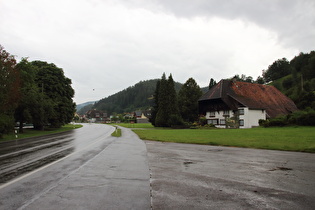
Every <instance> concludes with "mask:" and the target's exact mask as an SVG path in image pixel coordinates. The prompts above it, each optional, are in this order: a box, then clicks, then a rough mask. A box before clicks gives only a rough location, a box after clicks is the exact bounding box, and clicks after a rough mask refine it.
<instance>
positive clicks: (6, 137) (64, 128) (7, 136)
mask: <svg viewBox="0 0 315 210" xmlns="http://www.w3.org/2000/svg"><path fill="white" fill-rule="evenodd" d="M81 127H82V125H78V124H67V125H65V126H62V127H61V128H57V129H46V130H44V131H39V130H34V129H29V128H26V129H24V133H17V136H18V138H16V136H15V133H12V134H5V135H4V136H3V137H4V138H2V139H0V141H6V140H12V139H23V138H28V137H34V136H44V135H47V134H53V133H60V132H64V131H68V130H72V129H76V128H81Z"/></svg>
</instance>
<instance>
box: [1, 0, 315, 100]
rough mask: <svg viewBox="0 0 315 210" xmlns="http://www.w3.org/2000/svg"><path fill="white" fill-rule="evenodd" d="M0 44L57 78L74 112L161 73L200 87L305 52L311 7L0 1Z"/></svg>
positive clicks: (281, 0)
mask: <svg viewBox="0 0 315 210" xmlns="http://www.w3.org/2000/svg"><path fill="white" fill-rule="evenodd" d="M0 44H1V45H2V46H3V47H4V48H5V50H7V51H8V52H9V53H11V54H13V55H15V56H16V59H17V60H18V61H19V60H20V59H21V58H22V57H29V61H33V60H42V61H47V62H49V63H54V64H56V65H57V66H58V67H60V68H62V69H63V70H64V72H65V75H66V76H67V77H69V78H70V79H71V80H72V83H73V85H72V87H73V88H74V89H75V98H74V101H75V102H77V103H78V104H79V103H83V102H87V101H94V100H99V99H102V98H105V97H107V96H109V95H112V94H114V93H116V92H118V91H121V90H123V89H125V88H127V87H129V86H131V85H134V84H136V83H137V82H139V81H141V80H148V79H156V78H161V76H162V74H163V72H165V73H166V75H167V76H168V75H169V74H170V73H171V74H172V75H173V79H174V80H175V81H178V82H181V83H184V82H185V81H186V80H187V79H188V78H190V77H192V78H194V79H195V80H196V81H197V83H198V84H199V85H200V86H201V87H204V86H207V85H208V84H209V81H210V78H214V79H215V80H217V81H219V80H220V79H224V78H229V77H232V76H234V75H235V74H239V75H241V74H245V75H246V76H252V77H253V78H254V79H256V78H257V76H259V75H261V73H262V70H263V69H267V68H268V66H269V65H270V64H272V63H273V62H274V61H275V60H277V59H280V58H283V57H285V58H287V59H288V60H291V59H292V58H293V57H294V56H296V55H298V54H299V53H300V52H304V53H309V52H310V51H311V50H315V47H314V46H315V1H314V0H263V1H262V0H226V1H223V0H0ZM93 89H94V90H93Z"/></svg>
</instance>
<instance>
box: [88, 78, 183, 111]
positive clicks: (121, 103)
mask: <svg viewBox="0 0 315 210" xmlns="http://www.w3.org/2000/svg"><path fill="white" fill-rule="evenodd" d="M157 81H158V79H152V80H146V81H140V82H139V83H137V84H135V85H134V86H131V87H128V88H127V89H124V90H122V91H120V92H118V93H115V94H113V95H111V96H108V97H107V98H103V99H101V100H100V101H98V102H97V103H95V104H94V105H93V106H92V109H97V110H101V111H104V112H107V113H108V114H112V113H114V112H115V113H124V112H133V111H136V110H137V109H148V108H150V107H152V106H153V103H154V100H153V95H154V91H155V88H156V83H157ZM181 86H182V84H181V83H178V82H176V83H175V89H176V91H179V89H180V87H181Z"/></svg>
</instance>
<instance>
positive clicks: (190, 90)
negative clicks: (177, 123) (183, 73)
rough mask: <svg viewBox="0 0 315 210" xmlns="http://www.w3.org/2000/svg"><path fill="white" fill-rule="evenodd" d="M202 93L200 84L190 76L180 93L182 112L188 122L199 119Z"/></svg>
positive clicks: (179, 100) (179, 99)
mask: <svg viewBox="0 0 315 210" xmlns="http://www.w3.org/2000/svg"><path fill="white" fill-rule="evenodd" d="M201 95H202V91H201V89H200V87H199V85H198V84H197V83H196V81H195V80H194V79H193V78H189V79H188V80H187V81H186V82H185V84H184V85H183V86H182V88H181V89H180V91H179V93H178V102H179V103H178V104H179V110H180V114H181V116H182V117H183V119H184V120H185V121H187V122H194V121H196V120H197V119H198V100H199V98H200V97H201Z"/></svg>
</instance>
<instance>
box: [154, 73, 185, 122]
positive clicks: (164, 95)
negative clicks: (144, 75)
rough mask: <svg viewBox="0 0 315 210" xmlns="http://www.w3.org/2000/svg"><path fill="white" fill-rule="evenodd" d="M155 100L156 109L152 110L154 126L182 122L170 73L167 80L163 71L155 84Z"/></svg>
mask: <svg viewBox="0 0 315 210" xmlns="http://www.w3.org/2000/svg"><path fill="white" fill-rule="evenodd" d="M155 102H156V105H155V107H156V110H154V111H155V112H156V116H155V121H154V124H153V125H154V126H156V127H170V126H173V125H180V124H182V123H183V122H182V118H181V116H180V114H179V109H178V103H177V94H176V90H175V85H174V80H173V77H172V75H170V76H169V78H168V80H167V79H166V76H165V73H163V75H162V78H161V80H160V82H159V84H158V85H157V90H156V98H155Z"/></svg>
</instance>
